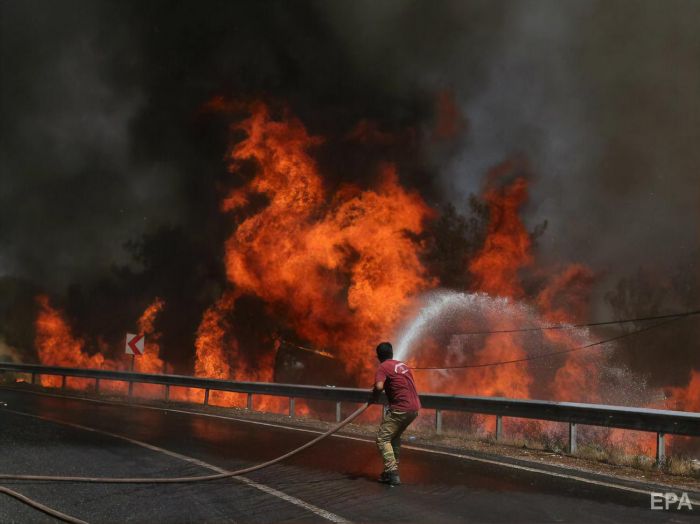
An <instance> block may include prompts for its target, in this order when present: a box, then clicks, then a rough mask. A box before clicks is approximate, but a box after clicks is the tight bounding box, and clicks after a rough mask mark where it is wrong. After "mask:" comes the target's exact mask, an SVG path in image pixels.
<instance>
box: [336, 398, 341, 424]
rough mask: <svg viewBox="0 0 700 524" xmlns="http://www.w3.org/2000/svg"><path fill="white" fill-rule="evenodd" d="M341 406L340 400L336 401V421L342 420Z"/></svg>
mask: <svg viewBox="0 0 700 524" xmlns="http://www.w3.org/2000/svg"><path fill="white" fill-rule="evenodd" d="M340 416H341V408H340V402H336V403H335V421H336V422H340V421H341V418H340Z"/></svg>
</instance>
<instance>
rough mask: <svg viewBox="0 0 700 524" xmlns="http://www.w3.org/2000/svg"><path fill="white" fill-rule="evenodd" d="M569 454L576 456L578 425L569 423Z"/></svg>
mask: <svg viewBox="0 0 700 524" xmlns="http://www.w3.org/2000/svg"><path fill="white" fill-rule="evenodd" d="M569 454H571V455H575V454H576V423H575V422H569Z"/></svg>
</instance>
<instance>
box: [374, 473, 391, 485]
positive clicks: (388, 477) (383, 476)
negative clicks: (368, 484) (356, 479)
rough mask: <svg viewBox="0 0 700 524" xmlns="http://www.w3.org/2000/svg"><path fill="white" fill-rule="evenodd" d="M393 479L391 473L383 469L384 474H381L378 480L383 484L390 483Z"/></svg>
mask: <svg viewBox="0 0 700 524" xmlns="http://www.w3.org/2000/svg"><path fill="white" fill-rule="evenodd" d="M390 480H391V473H390V472H389V471H382V474H381V475H379V478H378V479H377V481H379V482H381V483H382V484H389V481H390Z"/></svg>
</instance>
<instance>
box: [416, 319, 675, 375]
mask: <svg viewBox="0 0 700 524" xmlns="http://www.w3.org/2000/svg"><path fill="white" fill-rule="evenodd" d="M685 316H689V315H685ZM685 316H675V317H674V318H671V319H670V320H666V321H664V322H657V323H656V324H653V325H651V326H647V327H644V328H640V329H636V330H634V331H630V332H628V333H622V334H621V335H617V336H615V337H611V338H606V339H604V340H599V341H597V342H592V343H590V344H586V345H584V346H578V347H575V348H570V349H564V350H562V351H553V352H551V353H543V354H541V355H532V356H530V357H524V358H518V359H514V360H503V361H499V362H487V363H484V364H469V365H464V366H442V367H438V366H434V367H433V366H425V367H414V366H411V369H414V370H417V371H423V370H448V369H473V368H486V367H492V366H502V365H504V364H517V363H519V362H528V361H530V360H537V359H541V358H547V357H552V356H556V355H564V354H566V353H574V352H575V351H581V350H583V349H589V348H592V347H596V346H601V345H603V344H607V343H608V342H614V341H615V340H620V339H622V338H626V337H630V336H632V335H636V334H638V333H642V332H644V331H649V330H650V329H654V328H657V327H659V326H663V325H666V324H670V323H671V322H675V321H676V320H680V319H681V318H684V317H685Z"/></svg>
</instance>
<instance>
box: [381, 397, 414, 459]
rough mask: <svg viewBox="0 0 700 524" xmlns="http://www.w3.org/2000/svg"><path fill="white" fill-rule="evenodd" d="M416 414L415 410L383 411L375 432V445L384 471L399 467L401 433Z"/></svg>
mask: <svg viewBox="0 0 700 524" xmlns="http://www.w3.org/2000/svg"><path fill="white" fill-rule="evenodd" d="M417 416H418V412H417V411H396V410H393V409H387V410H385V411H384V417H383V418H382V423H381V424H380V425H379V431H378V432H377V447H378V448H379V454H380V455H381V456H382V460H383V461H384V471H395V470H397V469H399V453H400V451H401V434H402V433H403V432H404V430H405V429H406V428H407V427H408V426H409V424H410V423H411V422H413V421H414V420H415V419H416V417H417Z"/></svg>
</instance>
